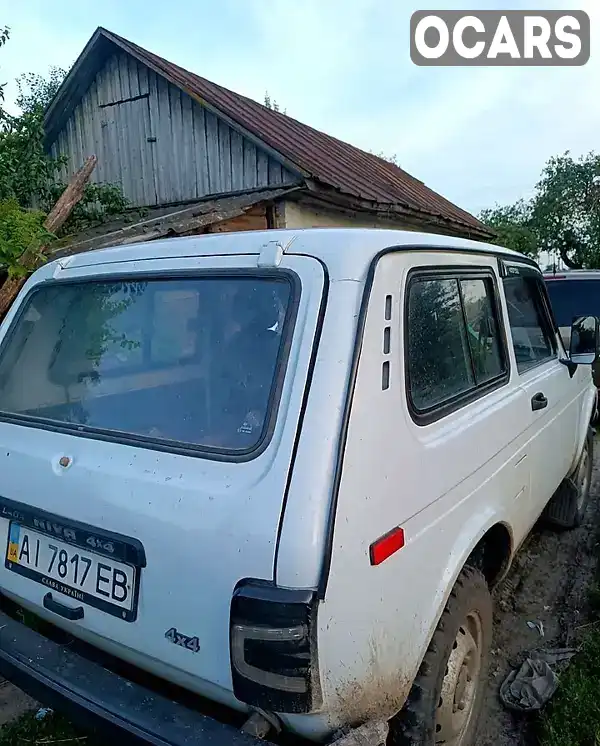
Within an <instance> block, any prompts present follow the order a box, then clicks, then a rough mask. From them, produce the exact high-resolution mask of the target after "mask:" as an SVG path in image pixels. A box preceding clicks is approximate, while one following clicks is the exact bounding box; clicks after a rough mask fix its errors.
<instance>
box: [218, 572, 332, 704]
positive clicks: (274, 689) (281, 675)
mask: <svg viewBox="0 0 600 746" xmlns="http://www.w3.org/2000/svg"><path fill="white" fill-rule="evenodd" d="M315 617H316V597H315V594H314V592H313V591H295V590H288V589H285V588H277V587H276V586H274V585H272V584H267V583H259V582H258V581H249V582H247V583H245V584H244V585H242V586H240V587H238V588H237V589H236V590H235V592H234V594H233V598H232V601H231V621H230V648H231V651H230V652H231V673H232V678H233V691H234V694H235V696H236V697H237V698H238V699H239V700H240V701H242V702H245V703H246V704H249V705H252V706H254V707H260V708H261V709H263V710H268V711H271V712H290V713H292V712H294V713H303V712H310V711H311V710H312V709H314V708H315V706H316V704H317V703H316V693H317V690H318V686H317V681H318V674H317V656H316V638H315V633H316V625H315Z"/></svg>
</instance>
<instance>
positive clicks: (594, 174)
mask: <svg viewBox="0 0 600 746" xmlns="http://www.w3.org/2000/svg"><path fill="white" fill-rule="evenodd" d="M536 192H537V193H536V196H535V198H534V200H533V205H532V221H533V224H534V225H535V230H536V234H537V236H538V240H539V242H540V246H541V247H542V248H543V249H545V250H546V251H548V252H550V253H553V252H554V253H556V254H558V255H559V256H560V257H561V259H562V260H563V261H564V263H565V264H566V265H567V267H571V268H572V269H580V268H582V267H586V268H588V269H599V268H600V156H598V155H596V154H594V153H589V154H588V155H586V156H583V157H581V158H579V159H578V160H574V159H573V158H572V157H571V156H570V155H569V153H568V152H567V153H565V154H564V155H562V156H558V157H556V158H551V159H550V160H549V161H548V163H547V164H546V166H545V167H544V170H543V171H542V178H541V180H540V182H539V183H538V185H537V188H536Z"/></svg>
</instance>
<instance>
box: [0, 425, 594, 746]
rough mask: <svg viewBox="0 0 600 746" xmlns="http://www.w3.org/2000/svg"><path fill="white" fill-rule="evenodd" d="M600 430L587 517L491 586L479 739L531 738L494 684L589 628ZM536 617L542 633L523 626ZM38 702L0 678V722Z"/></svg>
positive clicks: (507, 744)
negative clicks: (530, 657)
mask: <svg viewBox="0 0 600 746" xmlns="http://www.w3.org/2000/svg"><path fill="white" fill-rule="evenodd" d="M599 541H600V438H597V440H596V463H595V468H594V479H593V483H592V499H591V501H590V505H589V508H588V512H587V516H586V521H585V523H584V525H583V526H582V527H581V528H578V529H576V530H575V531H570V532H564V533H555V532H553V531H551V530H548V529H546V528H543V527H541V526H538V527H536V528H535V529H534V531H533V533H532V535H531V536H530V537H529V539H528V540H527V542H526V543H525V545H524V546H523V547H522V549H521V551H520V553H519V555H518V557H517V559H516V560H515V563H514V564H513V567H512V569H511V572H510V573H509V576H508V577H507V578H506V580H505V581H504V582H503V583H502V585H501V586H500V587H499V588H498V589H497V591H496V593H495V610H496V613H495V630H494V644H493V647H492V657H491V667H490V677H489V687H488V695H487V700H486V703H485V709H484V712H483V715H482V721H481V729H480V732H479V737H478V739H477V746H535V744H536V740H535V737H534V734H533V728H532V720H531V719H528V718H527V717H523V716H516V715H514V714H512V713H510V712H508V711H507V710H505V709H504V707H503V706H502V704H501V702H500V700H499V697H498V690H499V687H500V684H501V683H502V682H503V681H504V678H505V677H506V675H507V674H508V673H509V672H510V670H511V669H512V668H513V667H518V666H519V665H520V664H521V663H522V662H523V660H524V659H525V658H526V657H527V654H528V653H529V652H530V651H532V650H548V649H552V648H563V647H569V646H573V645H576V643H577V641H578V639H580V638H581V636H582V634H584V633H585V630H586V628H588V626H589V624H590V621H589V606H588V593H589V590H590V588H591V587H592V586H593V584H594V582H595V574H596V566H597V557H598V554H599V552H600V547H599V544H598V542H599ZM527 621H541V622H542V624H543V628H544V637H542V636H541V635H540V633H539V632H538V631H537V630H535V629H530V628H529V627H528V626H527ZM36 706H39V705H36V703H35V702H34V701H33V700H31V699H30V698H29V697H26V696H25V695H24V694H23V693H22V692H20V691H19V690H18V689H16V688H15V687H13V686H12V684H10V683H9V682H7V681H4V680H2V679H0V726H2V725H3V724H5V723H7V722H9V721H11V720H13V719H14V718H15V717H18V716H19V715H21V714H22V713H23V712H25V711H27V710H28V709H31V708H34V707H36Z"/></svg>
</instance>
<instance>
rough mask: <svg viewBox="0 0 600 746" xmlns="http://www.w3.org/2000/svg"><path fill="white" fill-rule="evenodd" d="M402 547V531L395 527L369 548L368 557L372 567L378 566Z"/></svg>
mask: <svg viewBox="0 0 600 746" xmlns="http://www.w3.org/2000/svg"><path fill="white" fill-rule="evenodd" d="M403 546H404V529H402V528H400V526H397V527H396V528H393V529H392V530H391V531H390V532H389V533H387V534H385V536H382V537H381V538H379V539H377V541H374V542H373V543H372V544H371V546H370V547H369V557H370V559H371V564H372V565H380V564H381V563H382V562H385V560H386V559H387V558H388V557H391V556H392V554H395V552H397V551H398V550H399V549H402V547H403Z"/></svg>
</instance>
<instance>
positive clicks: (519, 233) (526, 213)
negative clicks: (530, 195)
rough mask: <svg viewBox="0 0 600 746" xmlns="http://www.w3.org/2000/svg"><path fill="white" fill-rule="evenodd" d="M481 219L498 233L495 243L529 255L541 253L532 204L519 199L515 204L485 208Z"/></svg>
mask: <svg viewBox="0 0 600 746" xmlns="http://www.w3.org/2000/svg"><path fill="white" fill-rule="evenodd" d="M480 220H481V221H482V222H483V223H485V224H486V225H488V226H489V227H490V228H492V229H493V230H494V232H495V233H496V238H495V239H494V243H496V244H498V245H499V246H505V247H506V248H508V249H513V251H519V252H520V253H522V254H527V255H528V256H533V257H535V256H537V255H538V253H539V249H538V245H537V238H536V234H535V231H534V229H533V227H532V223H531V205H530V204H529V203H528V202H525V201H524V200H519V201H518V202H516V203H515V204H514V205H507V206H506V207H500V206H496V207H494V208H492V209H488V210H483V212H482V213H481V215H480Z"/></svg>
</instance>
